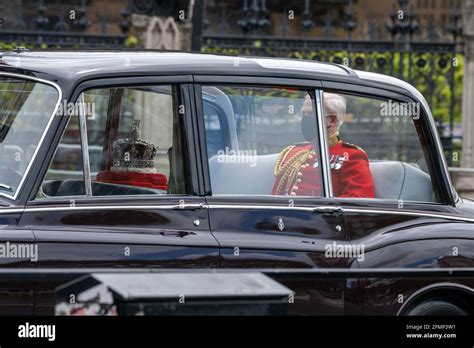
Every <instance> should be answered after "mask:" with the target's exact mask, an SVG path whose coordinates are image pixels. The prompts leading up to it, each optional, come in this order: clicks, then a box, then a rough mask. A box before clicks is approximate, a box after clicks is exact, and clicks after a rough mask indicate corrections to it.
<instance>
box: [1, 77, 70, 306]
mask: <svg viewBox="0 0 474 348" xmlns="http://www.w3.org/2000/svg"><path fill="white" fill-rule="evenodd" d="M60 99H61V90H60V89H59V87H58V86H57V85H56V84H54V83H51V82H49V81H45V80H42V79H38V78H35V77H32V76H26V75H21V74H14V73H10V72H5V71H1V72H0V315H32V314H33V313H34V300H35V298H34V290H35V283H34V280H33V279H32V278H30V277H26V276H22V275H21V271H20V269H23V270H24V269H25V268H28V269H30V268H33V267H35V265H36V261H37V257H38V248H37V245H36V244H35V243H34V241H35V240H34V235H33V232H32V230H31V228H30V227H29V226H27V225H23V224H21V223H20V217H21V214H22V212H23V210H24V202H25V200H24V198H23V195H22V193H23V192H24V191H25V190H26V189H25V186H26V185H25V181H26V178H27V177H28V175H29V173H31V172H32V162H33V161H34V158H35V157H36V156H37V152H38V149H39V147H40V146H41V143H42V142H44V134H45V133H46V131H47V128H48V125H49V124H50V122H51V119H52V118H53V114H54V111H55V107H56V106H57V104H59V100H60Z"/></svg>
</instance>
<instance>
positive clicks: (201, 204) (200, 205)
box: [172, 200, 207, 210]
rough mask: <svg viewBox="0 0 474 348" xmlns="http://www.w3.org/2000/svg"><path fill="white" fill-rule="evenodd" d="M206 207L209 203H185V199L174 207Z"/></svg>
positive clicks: (187, 208)
mask: <svg viewBox="0 0 474 348" xmlns="http://www.w3.org/2000/svg"><path fill="white" fill-rule="evenodd" d="M206 208H207V205H205V204H204V203H185V202H184V201H183V200H180V201H179V203H178V204H176V205H174V206H173V207H172V209H175V210H198V209H206Z"/></svg>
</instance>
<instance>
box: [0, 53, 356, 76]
mask: <svg viewBox="0 0 474 348" xmlns="http://www.w3.org/2000/svg"><path fill="white" fill-rule="evenodd" d="M1 59H2V61H3V62H4V63H5V64H6V65H9V66H14V67H17V68H18V67H20V68H23V69H27V70H35V71H42V72H45V73H51V74H52V75H55V74H57V73H58V71H61V72H63V73H64V74H66V76H70V77H73V76H76V77H80V76H84V75H89V74H96V73H120V72H124V71H127V72H133V71H146V70H147V71H156V72H158V71H159V72H160V73H161V72H163V71H186V70H188V71H189V72H190V73H193V72H196V71H200V72H201V71H204V72H205V71H208V70H209V71H216V70H221V69H225V70H226V71H229V72H232V71H235V72H236V73H238V72H239V71H240V70H249V69H250V70H258V69H260V70H262V71H265V70H268V69H273V70H282V71H288V70H292V71H295V70H296V71H297V70H300V71H306V72H319V73H327V74H337V75H346V76H348V75H350V74H351V70H350V69H348V68H346V67H344V66H341V65H336V64H329V63H321V62H313V61H303V60H290V59H274V58H261V57H239V56H225V55H216V54H206V53H190V52H178V51H177V52H173V51H150V50H146V51H144V50H141V51H129V50H123V51H107V50H104V51H59V50H58V51H54V50H53V51H20V52H4V53H3V55H2V58H1Z"/></svg>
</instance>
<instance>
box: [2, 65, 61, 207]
mask: <svg viewBox="0 0 474 348" xmlns="http://www.w3.org/2000/svg"><path fill="white" fill-rule="evenodd" d="M0 76H11V77H16V78H19V79H23V80H32V81H37V82H39V83H43V84H46V85H50V86H52V87H54V88H55V89H56V90H57V91H58V101H57V103H56V106H55V107H54V110H53V112H52V114H51V116H50V118H49V121H48V123H47V124H46V128H45V130H44V132H43V134H42V135H41V138H40V141H39V142H38V145H37V146H36V149H35V152H34V153H33V156H32V157H31V160H30V163H29V164H28V166H27V167H26V170H25V173H24V174H23V177H22V178H21V180H20V183H19V184H18V188H17V189H16V191H15V194H14V195H9V194H7V193H3V192H0V196H3V197H6V198H8V199H11V200H16V199H17V198H18V196H19V194H20V192H21V190H22V189H23V185H24V183H25V180H26V178H27V177H28V174H29V172H30V169H31V167H32V166H33V163H34V162H35V160H36V156H37V155H38V152H39V149H40V148H41V146H42V145H43V142H44V138H45V137H46V134H47V133H48V131H49V128H50V127H51V124H52V123H53V120H54V116H55V115H56V113H57V111H58V108H59V105H60V104H61V100H62V97H63V94H62V90H61V87H59V85H58V84H56V83H54V82H52V81H48V80H44V79H40V78H37V77H32V76H27V75H22V74H15V73H7V72H0Z"/></svg>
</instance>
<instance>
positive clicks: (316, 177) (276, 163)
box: [203, 86, 322, 197]
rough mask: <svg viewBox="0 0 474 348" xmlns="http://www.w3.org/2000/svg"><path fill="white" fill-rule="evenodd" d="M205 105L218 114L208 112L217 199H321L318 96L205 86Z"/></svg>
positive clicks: (208, 139) (275, 89)
mask: <svg viewBox="0 0 474 348" xmlns="http://www.w3.org/2000/svg"><path fill="white" fill-rule="evenodd" d="M203 100H205V103H208V104H210V105H213V106H214V109H217V110H219V112H215V111H214V109H211V106H208V107H204V119H205V129H206V143H207V151H208V155H209V168H210V176H211V187H212V194H213V195H222V194H226V195H229V194H232V195H272V196H311V197H320V196H321V195H322V185H321V182H322V181H321V166H320V163H321V161H320V155H319V153H320V151H319V148H318V146H317V145H316V144H318V138H317V127H316V113H315V111H314V110H313V108H311V105H312V104H314V93H313V92H311V91H307V90H302V89H295V88H286V87H259V86H251V87H250V86H213V87H210V86H206V87H205V88H203ZM216 139H218V141H216ZM217 145H218V147H217ZM303 177H306V178H307V180H306V182H305V183H303V184H302V178H303Z"/></svg>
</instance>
